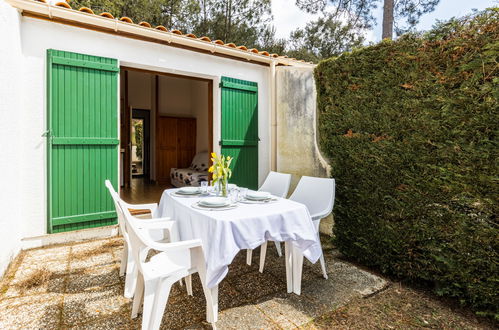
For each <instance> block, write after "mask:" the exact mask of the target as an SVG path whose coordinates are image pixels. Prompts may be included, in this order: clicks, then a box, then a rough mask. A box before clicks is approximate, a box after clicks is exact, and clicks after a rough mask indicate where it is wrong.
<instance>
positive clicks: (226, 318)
mask: <svg viewBox="0 0 499 330" xmlns="http://www.w3.org/2000/svg"><path fill="white" fill-rule="evenodd" d="M323 241H324V242H326V241H327V239H326V238H324V239H323ZM122 245H123V243H122V239H121V238H109V239H101V240H93V241H86V242H83V243H75V244H67V245H59V246H50V247H45V248H41V249H34V250H28V251H24V252H22V253H21V254H20V255H19V256H18V257H17V258H16V260H14V261H13V263H12V264H11V266H10V267H9V270H8V271H7V273H6V274H5V276H4V278H3V279H2V281H1V282H0V311H1V312H0V329H20V328H23V329H62V328H64V329H66V328H89V329H126V328H130V329H136V328H140V322H141V318H140V314H139V317H138V318H136V319H131V318H130V308H131V300H130V299H126V298H124V297H123V285H124V278H123V277H120V276H119V266H120V256H121V252H122ZM325 256H326V262H327V265H328V272H329V279H328V280H325V279H323V278H322V276H321V271H320V266H319V265H318V264H316V265H311V264H310V263H308V262H305V263H304V264H305V266H304V271H303V282H302V283H303V284H302V295H301V296H297V295H295V294H288V293H286V282H285V281H286V279H285V269H284V259H283V258H279V257H278V256H277V253H276V250H275V248H273V245H269V249H268V252H267V260H266V263H265V271H264V273H263V274H262V273H259V272H258V257H259V249H257V250H255V251H254V253H253V262H252V265H251V266H248V265H246V263H245V257H246V254H245V251H242V252H240V253H239V254H238V255H237V256H236V258H235V260H234V261H233V263H232V264H231V266H230V269H229V274H228V276H227V277H226V278H225V279H224V281H223V282H222V283H221V285H220V288H219V305H220V310H219V321H218V322H217V324H216V325H217V328H219V329H249V328H251V329H291V328H296V327H300V326H309V325H310V322H311V321H312V320H313V319H315V318H318V317H320V316H321V315H324V314H325V313H327V312H329V311H331V310H333V309H335V308H338V307H341V306H344V305H345V304H347V303H348V302H349V301H351V300H355V299H357V298H360V297H365V296H368V295H372V294H373V293H375V292H378V291H380V290H382V289H383V288H385V287H386V286H387V282H386V281H385V280H384V279H382V278H380V277H378V276H375V275H373V274H371V273H369V272H367V271H365V270H361V269H359V268H357V267H355V266H354V265H352V264H349V263H346V262H344V261H341V260H339V259H338V258H337V257H338V254H337V252H336V251H334V250H333V249H331V248H327V247H326V248H325ZM193 289H194V296H192V297H191V296H188V295H187V294H186V292H185V288H184V287H181V286H180V285H178V284H177V285H175V287H174V288H173V290H172V292H171V294H170V298H169V301H168V305H167V308H166V311H165V314H164V317H163V322H162V328H164V329H184V328H190V329H192V328H209V327H210V326H209V325H208V324H206V323H205V322H204V319H205V302H204V296H203V294H202V291H201V284H200V281H199V278H198V277H197V276H194V277H193Z"/></svg>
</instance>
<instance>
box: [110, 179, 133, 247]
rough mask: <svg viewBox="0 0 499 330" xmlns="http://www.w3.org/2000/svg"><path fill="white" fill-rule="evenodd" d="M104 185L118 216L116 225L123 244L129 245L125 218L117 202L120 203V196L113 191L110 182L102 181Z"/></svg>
mask: <svg viewBox="0 0 499 330" xmlns="http://www.w3.org/2000/svg"><path fill="white" fill-rule="evenodd" d="M104 184H105V185H106V188H107V190H109V194H111V198H112V199H113V202H114V208H115V209H116V214H117V216H118V225H119V227H120V232H121V235H123V238H124V239H125V242H126V243H127V244H129V243H130V242H129V241H130V240H129V239H128V233H127V231H126V226H125V216H124V214H123V210H122V209H121V206H120V205H119V202H120V201H121V198H120V195H118V193H117V192H116V190H114V187H113V185H112V184H111V181H109V180H106V181H104Z"/></svg>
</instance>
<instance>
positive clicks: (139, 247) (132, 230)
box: [118, 200, 151, 274]
mask: <svg viewBox="0 0 499 330" xmlns="http://www.w3.org/2000/svg"><path fill="white" fill-rule="evenodd" d="M118 208H119V209H120V211H121V212H122V215H123V226H124V227H125V230H126V232H127V237H128V244H129V245H128V247H129V249H128V253H130V254H131V255H132V258H133V261H134V262H135V264H136V265H138V267H139V270H140V272H141V273H142V274H143V273H144V272H143V269H142V266H143V264H144V263H145V258H146V256H147V253H148V252H149V246H150V243H151V241H150V240H149V239H148V238H147V237H145V236H144V235H143V234H142V233H141V232H140V230H139V228H138V222H137V219H136V218H135V217H134V216H133V215H132V214H131V213H130V210H128V208H127V207H126V205H125V204H124V203H123V201H121V200H120V201H118Z"/></svg>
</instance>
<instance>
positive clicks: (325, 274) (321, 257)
mask: <svg viewBox="0 0 499 330" xmlns="http://www.w3.org/2000/svg"><path fill="white" fill-rule="evenodd" d="M319 223H320V221H319V222H317V225H316V228H317V240H318V241H319V244H320V243H321V235H320V233H319ZM321 252H322V253H321V256H320V258H319V259H320V262H321V269H322V276H323V277H324V278H325V279H326V280H327V271H326V262H325V261H324V252H323V251H322V244H321Z"/></svg>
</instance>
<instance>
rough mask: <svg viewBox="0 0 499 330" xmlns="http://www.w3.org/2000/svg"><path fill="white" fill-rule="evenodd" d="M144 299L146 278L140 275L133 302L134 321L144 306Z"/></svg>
mask: <svg viewBox="0 0 499 330" xmlns="http://www.w3.org/2000/svg"><path fill="white" fill-rule="evenodd" d="M143 297H144V278H143V277H142V275H139V277H138V278H137V287H136V288H135V295H134V296H133V302H132V319H134V318H136V317H137V314H138V313H139V309H140V306H141V305H142V298H143Z"/></svg>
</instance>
